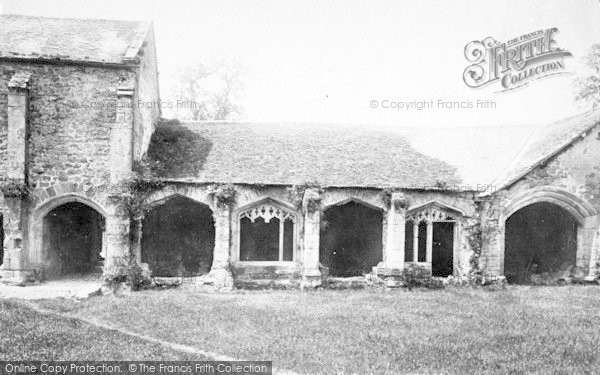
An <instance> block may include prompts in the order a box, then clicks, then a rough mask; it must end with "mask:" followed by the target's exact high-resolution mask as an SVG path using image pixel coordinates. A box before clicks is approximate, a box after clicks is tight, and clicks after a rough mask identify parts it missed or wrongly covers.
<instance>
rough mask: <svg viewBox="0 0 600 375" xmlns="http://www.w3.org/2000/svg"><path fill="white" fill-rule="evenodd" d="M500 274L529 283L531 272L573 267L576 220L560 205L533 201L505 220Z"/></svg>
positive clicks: (551, 271) (574, 261) (519, 281)
mask: <svg viewBox="0 0 600 375" xmlns="http://www.w3.org/2000/svg"><path fill="white" fill-rule="evenodd" d="M505 233H506V234H505V236H506V238H505V240H506V242H505V249H504V251H505V253H504V274H505V276H506V278H507V280H508V281H509V282H513V283H529V282H530V280H531V275H533V274H543V273H545V274H547V275H548V274H552V273H554V272H557V271H560V270H566V269H568V268H569V267H574V266H575V264H576V256H577V222H576V221H575V219H574V218H573V216H572V215H571V214H570V213H569V212H567V211H566V210H564V209H563V208H561V207H559V206H557V205H554V204H551V203H535V204H532V205H530V206H527V207H525V208H522V209H520V210H519V211H517V212H516V213H514V214H513V215H512V216H511V217H509V218H508V219H507V220H506V232H505Z"/></svg>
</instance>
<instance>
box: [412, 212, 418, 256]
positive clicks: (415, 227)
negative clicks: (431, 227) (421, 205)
mask: <svg viewBox="0 0 600 375" xmlns="http://www.w3.org/2000/svg"><path fill="white" fill-rule="evenodd" d="M418 261H419V222H418V221H415V222H413V262H414V263H417V262H418Z"/></svg>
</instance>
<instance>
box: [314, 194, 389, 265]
mask: <svg viewBox="0 0 600 375" xmlns="http://www.w3.org/2000/svg"><path fill="white" fill-rule="evenodd" d="M382 219H383V216H382V212H381V210H378V209H375V208H371V207H367V206H366V205H363V204H360V203H356V202H349V203H346V204H344V205H341V206H333V207H330V208H328V209H326V210H325V212H324V213H323V218H322V220H321V222H322V225H321V237H320V260H321V264H323V266H325V267H328V268H329V274H330V275H332V276H340V277H350V276H360V275H364V274H367V273H369V272H371V271H372V268H373V267H374V266H376V265H377V264H378V263H379V262H381V260H382V258H383V255H382Z"/></svg>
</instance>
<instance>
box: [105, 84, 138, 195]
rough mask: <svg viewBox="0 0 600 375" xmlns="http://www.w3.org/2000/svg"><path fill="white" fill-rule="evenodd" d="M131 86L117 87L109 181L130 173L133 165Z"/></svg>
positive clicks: (111, 137)
mask: <svg viewBox="0 0 600 375" xmlns="http://www.w3.org/2000/svg"><path fill="white" fill-rule="evenodd" d="M133 95H134V91H133V88H125V87H120V88H118V89H117V108H116V119H115V123H114V124H113V126H112V129H111V132H110V182H111V184H117V183H119V182H121V181H122V180H123V179H125V178H127V177H129V176H130V175H131V170H132V166H133V120H134V111H133V104H134V103H133Z"/></svg>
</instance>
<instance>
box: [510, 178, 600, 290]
mask: <svg viewBox="0 0 600 375" xmlns="http://www.w3.org/2000/svg"><path fill="white" fill-rule="evenodd" d="M543 207H545V209H546V210H549V209H552V207H556V208H557V209H559V210H560V211H562V212H564V213H565V214H567V215H568V216H570V217H571V218H572V220H573V221H574V223H575V224H574V225H575V226H576V228H574V231H575V232H574V234H571V235H569V233H568V232H567V228H566V227H565V226H566V224H563V225H561V226H560V228H556V229H555V230H554V231H551V232H550V233H554V232H556V231H557V230H560V232H561V233H562V232H564V236H565V238H571V240H572V241H576V244H574V245H573V246H574V247H575V248H576V250H575V254H574V258H575V266H576V267H578V268H579V269H580V270H581V272H583V273H588V272H589V273H590V274H591V273H592V272H593V269H594V265H593V264H592V263H593V259H594V254H593V252H594V246H593V244H594V237H595V234H596V231H597V230H598V218H599V216H598V213H597V211H596V209H595V208H594V207H593V206H592V205H590V204H589V203H588V202H586V201H584V200H583V199H581V198H579V197H577V196H576V195H574V194H572V193H569V192H567V191H564V190H562V189H559V188H553V187H540V188H536V189H532V190H529V191H526V192H523V193H521V194H519V195H517V196H516V197H514V198H513V199H511V200H510V201H509V203H508V204H507V205H506V206H505V207H503V208H502V209H501V210H500V212H501V217H500V222H499V224H500V228H501V231H502V232H501V233H502V240H501V242H500V244H499V246H498V249H499V255H500V264H501V268H500V270H501V272H502V273H503V274H506V272H507V270H506V268H505V267H506V264H505V263H506V261H507V259H506V256H507V250H509V249H507V247H508V241H509V239H510V240H512V237H513V236H514V235H515V234H514V233H513V229H512V228H513V225H512V222H509V219H511V218H513V217H515V218H516V217H517V216H516V215H517V214H518V215H522V214H524V213H526V212H529V211H530V210H533V209H536V208H539V209H541V208H543ZM557 212H559V211H557ZM552 216H553V217H554V216H559V213H557V214H556V215H552ZM534 217H535V216H534ZM515 220H516V219H515ZM565 220H568V217H567V216H565ZM507 229H508V230H510V231H511V233H508V231H507ZM531 230H534V229H531ZM509 236H510V237H509ZM511 246H513V245H511ZM511 248H512V247H511ZM511 251H512V250H511ZM563 268H564V267H563ZM554 271H556V272H558V271H559V270H554ZM519 278H521V279H522V278H523V277H521V276H519Z"/></svg>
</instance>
